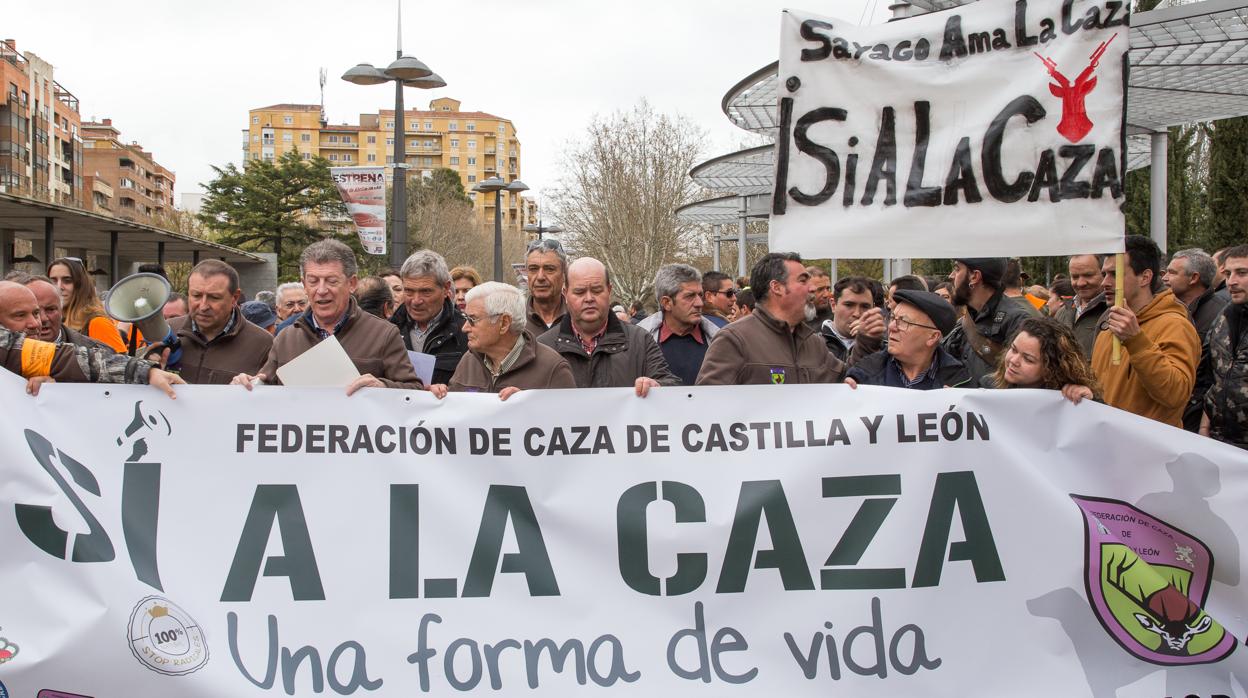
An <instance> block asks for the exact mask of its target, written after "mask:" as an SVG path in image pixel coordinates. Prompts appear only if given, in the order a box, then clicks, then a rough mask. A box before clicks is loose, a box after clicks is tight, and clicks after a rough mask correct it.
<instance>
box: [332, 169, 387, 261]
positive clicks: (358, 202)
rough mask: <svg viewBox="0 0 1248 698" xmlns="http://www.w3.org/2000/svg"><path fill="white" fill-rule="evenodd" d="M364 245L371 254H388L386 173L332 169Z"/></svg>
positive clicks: (367, 170) (370, 170) (361, 242)
mask: <svg viewBox="0 0 1248 698" xmlns="http://www.w3.org/2000/svg"><path fill="white" fill-rule="evenodd" d="M329 175H330V176H331V177H333V178H334V184H336V185H338V193H339V194H340V195H341V196H342V202H343V203H344V204H346V205H347V213H348V214H350V215H351V220H352V221H354V222H355V230H356V232H358V233H359V234H360V244H361V245H363V246H364V251H365V252H368V253H369V254H385V253H386V174H385V169H384V168H381V167H331V168H329Z"/></svg>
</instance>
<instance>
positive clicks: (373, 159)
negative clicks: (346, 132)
mask: <svg viewBox="0 0 1248 698" xmlns="http://www.w3.org/2000/svg"><path fill="white" fill-rule="evenodd" d="M368 161H369V162H377V154H376V153H369V154H368Z"/></svg>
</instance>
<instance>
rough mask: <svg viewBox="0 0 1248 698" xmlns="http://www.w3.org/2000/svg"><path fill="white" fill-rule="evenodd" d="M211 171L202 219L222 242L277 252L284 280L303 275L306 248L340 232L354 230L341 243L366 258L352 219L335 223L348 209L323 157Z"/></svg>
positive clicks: (293, 155)
mask: <svg viewBox="0 0 1248 698" xmlns="http://www.w3.org/2000/svg"><path fill="white" fill-rule="evenodd" d="M212 169H213V171H214V172H216V175H217V176H216V178H215V179H214V180H212V181H211V182H209V183H208V184H206V185H205V187H206V189H207V191H206V193H205V196H204V203H203V207H202V209H201V210H200V214H199V220H200V222H202V223H203V224H204V225H206V226H209V227H211V228H214V229H216V230H218V231H219V232H220V237H219V240H220V242H221V243H222V244H226V245H233V246H235V247H240V248H242V249H247V250H255V251H265V252H273V253H275V254H276V255H277V260H278V276H279V278H281V279H283V280H286V279H295V278H298V276H299V254H300V252H302V251H303V248H304V247H306V246H307V245H309V244H311V243H313V242H316V241H317V240H319V239H321V238H325V237H329V236H331V235H334V234H335V232H337V230H344V229H345V231H347V232H348V233H349V234H348V235H345V236H343V237H342V241H343V242H346V243H347V244H348V245H350V246H351V247H352V248H353V249H354V250H355V251H356V254H357V256H361V257H363V252H364V251H363V248H362V247H361V246H360V243H359V238H358V237H357V236H356V235H354V231H353V230H352V229H351V225H350V222H349V219H347V222H346V224H345V225H341V224H339V225H337V226H336V228H335V227H334V226H333V225H331V221H335V220H337V221H339V222H341V221H342V220H343V219H346V207H345V206H344V205H343V203H342V199H341V197H340V196H339V195H338V190H337V188H336V187H335V186H334V182H333V180H332V179H331V178H330V176H329V163H328V162H327V161H326V160H324V159H323V158H319V157H317V158H313V159H311V160H304V159H302V158H301V156H300V155H299V153H297V152H295V151H290V152H287V153H284V154H283V155H282V156H281V157H280V158H278V159H277V160H276V161H270V160H248V161H247V162H246V164H245V165H244V166H243V169H241V170H240V169H239V168H238V167H236V166H235V165H234V164H233V163H230V164H228V165H226V166H225V167H224V168H220V167H213V168H212Z"/></svg>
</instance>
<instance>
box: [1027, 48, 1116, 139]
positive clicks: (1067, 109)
mask: <svg viewBox="0 0 1248 698" xmlns="http://www.w3.org/2000/svg"><path fill="white" fill-rule="evenodd" d="M1117 37H1118V35H1117V34H1114V35H1113V36H1111V37H1109V39H1107V40H1106V41H1103V42H1101V45H1100V46H1097V47H1096V50H1095V51H1093V52H1092V55H1091V57H1090V58H1089V63H1088V67H1086V68H1084V69H1083V72H1081V73H1079V77H1077V78H1075V82H1074V84H1073V85H1072V84H1071V82H1070V78H1067V77H1066V76H1065V75H1063V74H1062V73H1061V72H1060V71H1058V69H1057V63H1054V62H1053V59H1051V58H1048V57H1047V56H1041V55H1040V54H1039V53H1036V58H1039V59H1040V60H1041V61H1043V62H1044V67H1046V68H1048V70H1049V75H1051V76H1053V79H1054V80H1056V81H1057V82H1055V83H1052V82H1051V83H1049V92H1052V93H1053V96H1054V97H1057V98H1058V99H1060V100H1062V120H1061V121H1060V122H1058V124H1057V132H1058V133H1060V134H1062V135H1063V136H1065V137H1066V140H1068V141H1070V142H1071V143H1078V142H1079V141H1081V140H1083V137H1084V136H1086V135H1088V132H1089V131H1091V130H1092V122H1091V121H1089V120H1088V109H1087V105H1086V103H1085V102H1086V99H1087V96H1088V93H1090V92H1091V91H1092V90H1094V89H1096V76H1095V75H1093V73H1095V72H1096V67H1097V65H1098V64H1099V62H1100V60H1101V56H1102V55H1104V54H1105V49H1106V47H1108V46H1109V43H1110V42H1111V41H1113V40H1114V39H1115V38H1117Z"/></svg>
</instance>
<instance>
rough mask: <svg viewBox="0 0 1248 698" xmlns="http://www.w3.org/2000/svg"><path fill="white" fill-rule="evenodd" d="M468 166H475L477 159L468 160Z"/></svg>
mask: <svg viewBox="0 0 1248 698" xmlns="http://www.w3.org/2000/svg"><path fill="white" fill-rule="evenodd" d="M468 164H469V165H475V164H477V159H476V158H468Z"/></svg>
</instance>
